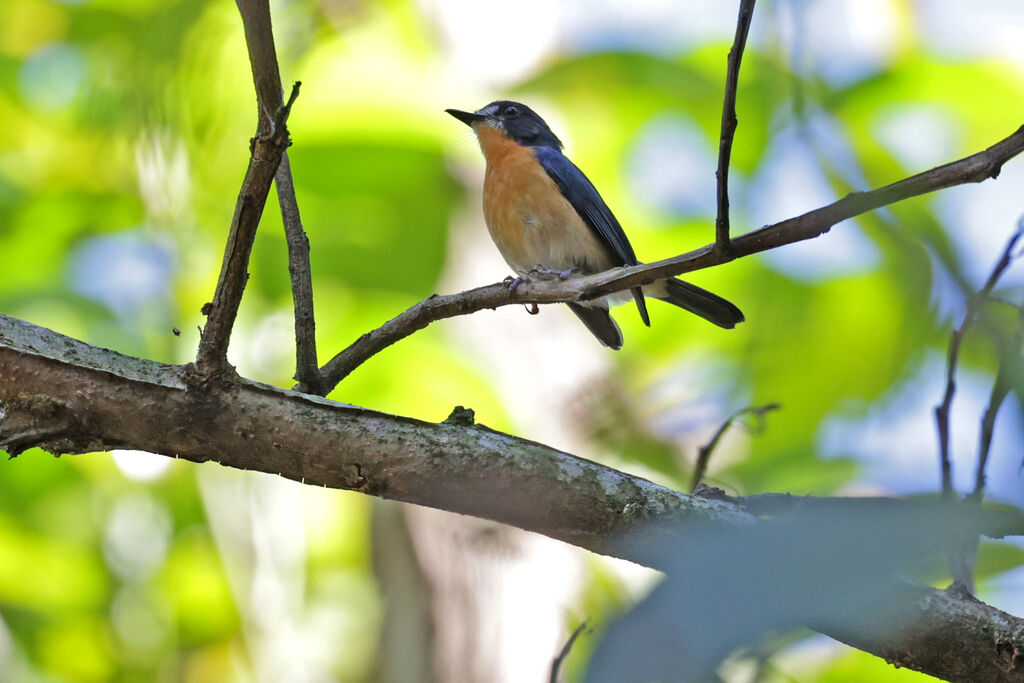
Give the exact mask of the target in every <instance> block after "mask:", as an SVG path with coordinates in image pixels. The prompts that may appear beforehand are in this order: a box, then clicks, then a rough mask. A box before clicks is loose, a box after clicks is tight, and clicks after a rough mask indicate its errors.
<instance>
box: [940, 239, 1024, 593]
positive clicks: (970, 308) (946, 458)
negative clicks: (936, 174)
mask: <svg viewBox="0 0 1024 683" xmlns="http://www.w3.org/2000/svg"><path fill="white" fill-rule="evenodd" d="M1022 234H1024V220H1022V221H1020V222H1019V224H1018V226H1017V231H1016V232H1014V234H1013V235H1012V236H1011V237H1010V239H1009V240H1008V241H1007V243H1006V248H1005V249H1003V254H1002V256H1000V258H999V260H998V261H997V262H996V265H995V267H993V268H992V272H991V273H990V274H989V276H988V279H987V280H986V281H985V284H984V286H982V288H981V289H980V290H979V291H978V292H977V293H976V294H974V295H973V296H972V297H971V298H970V300H969V301H968V303H967V311H966V312H965V313H964V319H963V322H961V323H960V326H959V327H958V328H957V329H955V330H953V333H952V334H951V335H950V338H949V351H948V353H947V357H946V389H945V392H944V393H943V396H942V403H940V404H939V405H938V406H936V407H935V427H936V431H937V432H938V437H939V463H940V469H941V472H942V497H943V499H945V500H947V501H953V500H954V491H953V463H952V459H951V458H950V455H949V413H950V409H951V408H952V405H953V395H954V394H955V393H956V366H957V363H958V361H959V358H960V346H961V344H962V343H963V339H964V335H966V333H967V330H968V328H970V326H971V325H972V324H974V321H975V319H976V318H977V316H978V313H979V312H980V310H981V308H982V306H983V305H984V304H985V302H987V301H988V299H989V297H990V296H991V294H992V290H993V289H995V286H996V284H997V283H998V282H999V278H1000V277H1002V275H1003V273H1004V272H1006V269H1007V268H1008V267H1009V266H1010V263H1012V262H1013V259H1014V258H1015V257H1016V256H1017V255H1015V254H1014V252H1013V250H1014V248H1015V247H1016V245H1017V241H1018V240H1020V238H1021V235H1022ZM1003 367H1006V366H1001V368H1000V372H999V373H998V375H997V377H996V382H995V386H994V387H993V388H992V394H991V397H990V399H989V405H988V408H986V410H985V415H984V417H983V418H982V427H981V437H980V440H981V445H980V450H979V453H978V469H977V474H976V477H977V478H976V481H975V488H974V493H973V494H972V496H971V498H973V499H975V502H980V500H981V490H982V488H983V487H984V480H985V466H986V465H987V462H988V449H989V446H990V445H991V441H992V430H993V428H994V426H995V419H996V414H997V413H998V411H999V406H1000V405H1001V404H1002V402H1003V399H1004V398H1005V397H1006V392H1003V391H1002V385H1001V383H1000V376H1001V375H1002V374H1003V373H1002V368H1003ZM1007 391H1009V388H1008V386H1007ZM977 546H978V536H977V534H974V533H972V534H951V535H950V545H949V550H948V556H949V566H950V572H951V574H952V575H953V581H954V585H958V586H959V587H960V588H962V589H963V590H965V591H967V592H968V593H969V594H972V593H973V592H974V570H973V558H974V557H975V555H976V554H977Z"/></svg>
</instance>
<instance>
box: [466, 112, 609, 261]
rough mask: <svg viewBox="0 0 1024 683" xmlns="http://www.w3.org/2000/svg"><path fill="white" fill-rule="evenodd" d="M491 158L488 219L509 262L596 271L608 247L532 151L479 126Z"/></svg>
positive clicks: (606, 258) (487, 185)
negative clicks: (585, 221)
mask: <svg viewBox="0 0 1024 683" xmlns="http://www.w3.org/2000/svg"><path fill="white" fill-rule="evenodd" d="M476 133H477V137H478V138H479V140H480V147H481V149H482V150H483V153H484V157H486V159H487V172H486V174H485V176H484V220H485V221H486V222H487V230H488V231H489V232H490V234H491V239H493V240H494V244H495V245H497V247H498V251H500V252H501V255H502V256H504V257H505V261H507V262H508V264H509V265H510V266H511V267H512V269H513V270H514V271H516V272H517V273H518V274H520V275H525V274H527V272H528V271H529V270H530V269H532V268H534V267H535V266H542V267H544V268H549V269H551V270H566V269H570V268H576V269H579V270H580V272H584V273H586V272H597V271H599V270H605V269H607V268H610V267H612V266H613V265H614V264H613V262H612V259H611V257H610V256H609V253H608V249H607V248H606V247H605V246H604V245H603V244H602V243H601V242H600V240H599V239H598V238H597V236H596V235H595V234H594V233H593V231H592V230H591V229H590V227H589V226H587V224H586V223H584V221H583V219H582V218H581V217H580V215H579V214H578V213H577V212H576V209H574V208H573V206H572V204H570V203H569V200H567V199H566V198H565V197H564V196H563V195H562V192H561V190H559V189H558V186H557V185H556V184H555V182H554V181H553V180H552V179H551V177H550V176H549V175H548V173H547V171H545V170H544V167H543V166H541V165H540V163H539V162H538V161H537V157H536V155H535V154H534V151H533V149H532V148H530V147H524V146H522V145H519V144H517V143H515V142H513V141H512V140H510V139H508V138H507V137H505V136H504V135H503V134H502V133H501V132H500V131H498V130H497V129H495V128H492V127H490V126H479V127H478V128H477V130H476Z"/></svg>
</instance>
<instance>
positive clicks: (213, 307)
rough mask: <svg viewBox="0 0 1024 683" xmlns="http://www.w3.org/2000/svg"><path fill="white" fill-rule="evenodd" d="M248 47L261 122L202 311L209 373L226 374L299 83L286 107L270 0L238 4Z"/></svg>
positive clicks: (200, 359)
mask: <svg viewBox="0 0 1024 683" xmlns="http://www.w3.org/2000/svg"><path fill="white" fill-rule="evenodd" d="M238 9H239V12H241V14H242V24H243V27H244V29H245V42H246V45H247V46H248V48H249V61H250V63H251V64H252V74H253V82H254V84H255V86H256V94H257V111H258V114H257V115H258V120H259V123H258V125H257V133H256V137H254V138H253V139H252V142H251V151H252V153H251V155H250V158H249V167H248V169H246V172H245V179H244V180H243V181H242V189H241V190H240V191H239V193H238V201H237V202H236V203H235V213H234V216H233V217H232V219H231V230H230V232H229V233H228V241H227V245H226V246H225V248H224V262H223V264H222V265H221V271H220V278H219V279H218V281H217V290H216V293H215V294H214V297H213V301H212V302H210V303H208V304H207V305H206V306H204V307H203V313H204V314H206V315H207V316H208V318H207V321H206V327H205V328H204V329H203V334H202V338H201V339H200V341H199V353H198V355H197V357H196V365H197V367H198V368H199V369H200V370H201V371H202V372H206V373H212V372H218V371H226V370H228V367H229V366H228V361H227V351H228V342H229V341H230V339H231V329H232V328H233V327H234V324H235V318H236V317H237V316H238V307H239V305H240V304H241V302H242V292H243V291H244V290H245V284H246V281H247V280H248V279H249V273H248V267H249V255H250V254H251V253H252V245H253V241H254V240H255V239H256V227H257V226H258V225H259V222H260V218H261V217H262V216H263V207H264V206H265V205H266V202H267V194H268V193H269V192H270V184H271V183H272V182H273V180H274V176H275V174H276V173H277V168H278V165H279V164H280V163H281V157H282V155H283V154H284V151H285V150H286V149H287V148H288V145H289V144H291V143H290V142H289V139H288V129H287V128H286V126H285V124H286V123H287V120H288V113H289V111H290V110H291V105H292V102H294V100H295V97H296V96H297V95H298V84H296V85H295V88H293V90H292V96H291V98H290V99H289V100H288V104H287V105H285V104H284V101H283V99H282V94H281V76H280V74H279V73H278V69H277V53H276V51H275V50H274V36H273V33H272V32H271V26H270V7H269V5H268V4H267V2H266V0H238Z"/></svg>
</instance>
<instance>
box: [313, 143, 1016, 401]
mask: <svg viewBox="0 0 1024 683" xmlns="http://www.w3.org/2000/svg"><path fill="white" fill-rule="evenodd" d="M1022 151H1024V126H1022V127H1021V128H1019V129H1017V131H1016V132H1014V133H1013V134H1012V135H1010V136H1009V137H1007V138H1005V139H1004V140H1001V141H1000V142H997V143H996V144H994V145H992V146H991V147H989V148H988V149H986V150H983V151H981V152H978V153H976V154H972V155H971V156H968V157H964V158H963V159H960V160H958V161H954V162H952V163H949V164H945V165H944V166H938V167H936V168H933V169H931V170H929V171H925V172H923V173H918V174H917V175H914V176H911V177H909V178H905V179H904V180H901V181H899V182H896V183H893V184H891V185H886V186H885V187H881V188H878V189H876V190H871V191H869V192H855V193H853V194H849V195H847V196H845V197H843V198H842V199H840V200H839V201H836V202H833V203H832V204H829V205H828V206H823V207H821V208H819V209H815V210H813V211H809V212H807V213H805V214H803V215H801V216H796V217H795V218H790V219H787V220H784V221H782V222H779V223H775V224H773V225H769V226H766V227H763V228H761V229H760V230H755V231H753V232H749V233H747V234H745V235H742V236H740V237H737V238H736V239H734V240H732V248H731V250H730V253H728V254H725V253H722V252H721V251H718V250H716V249H715V245H714V244H709V245H707V246H704V247H701V248H700V249H697V250H695V251H690V252H687V253H685V254H680V255H679V256H674V257H672V258H669V259H665V260H663V261H655V262H653V263H645V264H641V265H638V266H630V267H628V268H615V269H612V270H607V271H605V272H603V273H597V274H595V275H588V276H587V277H581V278H573V279H570V280H566V281H558V280H547V281H528V282H524V283H523V284H522V285H520V286H519V287H518V288H517V289H516V292H515V296H514V297H513V296H512V295H511V294H510V293H509V290H508V287H506V286H504V285H502V284H493V285H488V286H485V287H478V288H476V289H471V290H467V291H465V292H460V293H458V294H446V295H443V296H439V295H437V294H434V295H432V296H431V297H430V298H428V299H425V300H423V301H421V302H419V303H418V304H416V305H415V306H413V307H412V308H409V309H408V310H406V311H405V312H403V313H401V314H400V315H398V316H397V317H395V318H392V319H391V320H389V321H388V322H387V323H385V324H384V325H383V326H381V327H379V328H377V329H375V330H373V331H371V332H367V333H366V334H364V335H363V336H362V337H360V338H359V339H357V340H356V341H355V342H353V343H352V344H351V345H350V346H349V347H348V348H346V349H345V350H343V351H342V352H341V353H339V354H337V355H336V356H335V357H334V358H332V359H331V360H330V361H329V362H328V363H327V364H326V365H325V366H324V367H323V368H322V373H323V378H324V389H325V391H330V390H331V389H333V388H334V387H335V386H337V384H338V382H340V381H341V380H342V379H344V378H345V377H346V376H347V375H348V374H349V373H351V372H352V371H353V370H355V369H356V368H357V367H359V366H360V365H362V364H363V363H364V362H366V360H367V359H369V358H371V357H372V356H374V355H375V354H377V353H378V352H380V351H382V350H383V349H386V348H387V347H388V346H391V345H392V344H394V343H395V342H397V341H399V340H401V339H404V338H405V337H408V336H409V335H410V334H412V333H414V332H416V331H418V330H421V329H423V328H424V327H426V326H427V325H429V324H430V323H432V322H434V321H436V320H442V319H444V318H451V317H454V316H457V315H468V314H470V313H475V312H477V311H481V310H483V309H485V308H492V309H493V308H497V307H499V306H508V305H510V304H523V303H535V304H550V303H557V302H562V301H587V300H590V299H596V298H598V297H601V296H605V295H607V294H612V293H614V292H619V291H624V290H627V289H631V288H633V287H639V286H642V285H647V284H650V283H652V282H655V281H657V280H661V279H664V278H666V277H671V276H675V275H681V274H683V273H688V272H691V271H696V270H701V269H703V268H710V267H712V266H718V265H721V264H723V263H728V262H730V261H732V260H734V259H736V258H738V257H741V256H749V255H751V254H756V253H758V252H762V251H767V250H769V249H775V248H777V247H781V246H784V245H786V244H792V243H794V242H800V241H802V240H808V239H812V238H814V237H818V236H819V235H822V234H824V233H826V232H828V231H829V229H831V227H832V226H833V225H835V224H836V223H839V222H841V221H844V220H846V219H848V218H853V217H854V216H858V215H860V214H862V213H866V212H868V211H872V210H874V209H877V208H880V207H883V206H887V205H889V204H893V203H895V202H898V201H902V200H904V199H908V198H910V197H916V196H918V195H922V194H927V193H929V192H934V191H936V190H941V189H944V188H947V187H953V186H954V185H963V184H965V183H978V182H981V181H983V180H986V179H988V178H995V177H996V176H998V175H999V171H1000V169H1001V168H1002V166H1003V164H1004V163H1006V162H1007V161H1009V160H1010V159H1012V158H1013V157H1015V156H1017V155H1018V154H1020V153H1021V152H1022Z"/></svg>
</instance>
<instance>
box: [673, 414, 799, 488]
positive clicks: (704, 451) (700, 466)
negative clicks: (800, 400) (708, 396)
mask: <svg viewBox="0 0 1024 683" xmlns="http://www.w3.org/2000/svg"><path fill="white" fill-rule="evenodd" d="M781 407H782V406H781V405H780V404H778V403H769V404H767V405H763V406H747V407H746V408H741V409H740V410H737V411H736V412H735V413H733V414H732V415H730V416H729V417H727V418H726V419H725V422H723V423H722V424H721V426H719V427H718V430H717V431H715V433H714V436H712V437H711V440H710V441H708V442H707V443H706V444H704V445H703V446H701V447H700V449H699V450H698V451H697V462H696V463H695V464H694V466H693V479H692V481H691V482H690V493H693V492H694V491H696V490H697V487H698V486H699V485H700V482H701V480H702V479H703V478H704V473H705V472H707V469H708V463H709V462H710V461H711V454H712V453H714V451H715V448H717V447H718V442H719V441H721V440H722V437H723V436H724V435H725V432H726V430H728V429H729V427H730V426H732V423H733V422H735V421H736V419H737V418H739V417H741V416H743V415H754V416H755V417H757V418H758V419H760V420H763V419H764V416H765V414H766V413H770V412H771V411H773V410H778V409H779V408H781Z"/></svg>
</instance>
